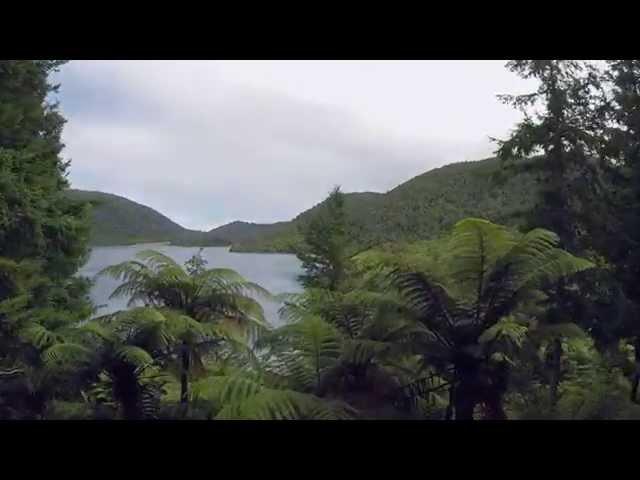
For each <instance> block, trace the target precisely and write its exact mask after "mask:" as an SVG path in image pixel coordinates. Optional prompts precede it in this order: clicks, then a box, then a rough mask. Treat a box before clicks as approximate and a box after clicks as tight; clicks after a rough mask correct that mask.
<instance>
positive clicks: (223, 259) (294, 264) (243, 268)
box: [78, 244, 302, 325]
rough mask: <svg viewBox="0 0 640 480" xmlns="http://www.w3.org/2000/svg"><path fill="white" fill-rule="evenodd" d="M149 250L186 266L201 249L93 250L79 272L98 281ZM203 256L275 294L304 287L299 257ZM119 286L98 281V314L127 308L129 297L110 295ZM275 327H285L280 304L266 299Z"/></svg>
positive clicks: (218, 250)
mask: <svg viewBox="0 0 640 480" xmlns="http://www.w3.org/2000/svg"><path fill="white" fill-rule="evenodd" d="M147 249H153V250H158V251H159V252H162V253H164V254H165V255H168V256H170V257H171V258H173V259H174V260H175V261H176V262H178V263H179V264H181V265H183V264H184V262H186V261H187V260H188V259H189V258H191V256H192V255H194V254H196V253H198V250H200V248H198V247H177V246H173V245H167V244H144V245H128V246H115V247H93V248H92V250H91V255H90V257H89V260H88V261H87V263H86V264H85V265H84V266H83V267H82V268H81V269H80V271H79V272H78V274H79V275H83V276H87V277H89V278H92V279H94V278H95V275H96V274H97V273H98V272H99V271H100V270H102V269H103V268H105V267H107V266H109V265H115V264H116V263H120V262H124V261H127V260H133V259H134V258H135V255H136V254H137V253H138V252H140V251H142V250H147ZM202 256H203V257H204V258H205V259H206V260H207V262H208V264H207V267H208V268H217V267H221V268H232V269H233V270H235V271H236V272H238V273H239V274H240V275H242V276H243V277H244V278H246V279H247V280H250V281H252V282H255V283H257V284H259V285H261V286H262V287H264V288H266V289H267V290H269V291H270V292H271V293H272V294H279V293H297V292H301V291H302V287H301V286H300V284H299V283H298V281H297V276H298V275H300V273H302V268H301V264H300V261H299V260H298V259H297V258H296V256H295V255H289V254H279V253H234V252H230V251H229V247H206V248H203V249H202ZM118 285H119V282H118V280H115V279H113V278H110V277H103V276H101V277H98V278H95V284H94V285H93V287H92V289H91V299H92V300H93V302H94V304H95V305H97V306H99V309H98V312H97V315H105V314H107V313H112V312H115V311H118V310H123V309H126V308H127V301H128V298H117V299H113V300H109V295H111V293H112V292H113V290H114V289H115V288H116V287H117V286H118ZM257 300H258V301H259V302H260V304H261V305H262V307H263V308H264V311H265V316H266V317H267V320H269V322H270V323H271V324H272V325H279V324H281V322H280V319H279V318H278V308H279V307H280V304H278V303H277V302H273V301H267V300H265V299H259V298H258V299H257Z"/></svg>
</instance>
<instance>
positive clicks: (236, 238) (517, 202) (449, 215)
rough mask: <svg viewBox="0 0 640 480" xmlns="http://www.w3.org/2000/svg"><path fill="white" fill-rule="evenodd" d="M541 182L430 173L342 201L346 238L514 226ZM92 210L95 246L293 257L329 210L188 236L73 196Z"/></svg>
mask: <svg viewBox="0 0 640 480" xmlns="http://www.w3.org/2000/svg"><path fill="white" fill-rule="evenodd" d="M537 182H538V178H537V177H536V176H535V174H534V173H532V172H531V171H528V169H526V168H525V169H521V170H519V171H518V172H517V173H515V172H505V171H503V170H502V168H501V166H500V163H499V162H498V160H497V159H493V158H492V159H486V160H480V161H476V162H462V163H454V164H451V165H447V166H445V167H441V168H436V169H434V170H430V171H428V172H426V173H423V174H422V175H418V176H417V177H414V178H412V179H411V180H409V181H407V182H405V183H402V184H401V185H399V186H397V187H395V188H394V189H392V190H390V191H388V192H387V193H374V192H357V193H347V194H345V206H346V210H347V217H348V219H349V231H348V233H349V236H350V238H352V239H353V241H354V245H355V246H356V248H366V247H369V246H372V245H375V244H378V243H382V242H388V241H397V240H417V239H424V238H432V237H434V236H437V235H439V234H440V233H442V232H443V231H444V230H446V229H447V228H449V227H450V226H451V225H453V224H454V223H455V222H457V221H458V220H460V219H461V218H464V217H469V216H476V217H483V218H486V219H489V220H491V221H494V222H498V223H502V224H506V225H513V226H517V225H519V224H520V223H521V221H522V218H523V214H524V213H526V212H528V211H530V210H531V208H532V207H533V205H534V203H535V202H536V200H537V191H538V183H537ZM69 193H70V195H72V196H74V197H75V198H78V199H81V200H88V201H91V203H93V204H94V209H93V211H94V213H93V236H92V243H93V244H94V245H115V244H122V243H140V242H151V241H153V242H157V241H168V242H171V243H173V244H176V245H201V246H216V245H231V246H232V247H231V248H232V250H233V251H238V252H241V251H245V252H248V251H252V252H291V251H293V248H294V246H295V245H296V244H297V243H298V242H299V241H300V236H299V232H298V230H299V226H300V225H303V224H304V223H305V222H307V221H308V220H309V219H310V218H311V217H312V216H313V215H314V213H315V212H317V211H318V210H319V209H322V208H323V207H324V203H323V202H320V203H319V204H317V205H315V206H314V207H312V208H310V209H308V210H306V211H304V212H302V213H300V214H299V215H298V216H297V217H295V218H294V219H292V220H291V221H286V222H278V223H273V224H257V223H247V222H239V221H238V222H232V223H229V224H226V225H223V226H221V227H218V228H214V229H213V230H210V231H209V232H199V231H195V230H187V229H185V228H183V227H181V226H180V225H178V224H176V223H175V222H173V221H171V220H170V219H168V218H167V217H165V216H164V215H162V214H160V213H158V212H156V211H155V210H153V209H151V208H149V207H145V206H144V205H140V204H138V203H135V202H132V201H131V200H127V199H126V198H123V197H118V196H117V195H110V194H106V193H100V192H85V191H80V190H72V191H70V192H69Z"/></svg>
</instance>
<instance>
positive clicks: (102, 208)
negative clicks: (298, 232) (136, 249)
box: [66, 189, 229, 247]
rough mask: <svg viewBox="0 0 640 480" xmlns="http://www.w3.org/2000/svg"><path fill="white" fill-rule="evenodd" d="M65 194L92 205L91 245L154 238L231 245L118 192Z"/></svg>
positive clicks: (190, 244)
mask: <svg viewBox="0 0 640 480" xmlns="http://www.w3.org/2000/svg"><path fill="white" fill-rule="evenodd" d="M66 195H67V197H68V198H70V199H72V200H74V201H78V202H85V203H88V204H89V205H91V209H90V218H91V237H90V244H91V245H97V246H98V245H130V244H134V243H154V242H156V243H157V242H169V243H172V244H174V245H183V246H203V247H207V246H222V245H229V243H228V242H227V241H225V240H222V239H220V238H217V237H216V236H213V235H210V234H207V233H206V232H199V231H196V230H187V229H186V228H183V227H181V226H180V225H178V224H177V223H175V222H172V221H171V220H169V219H168V218H167V217H165V216H164V215H162V214H160V213H158V212H156V211H155V210H153V209H152V208H149V207H146V206H144V205H140V204H139V203H136V202H133V201H131V200H128V199H126V198H123V197H119V196H117V195H112V194H109V193H101V192H87V191H83V190H71V189H70V190H67V192H66Z"/></svg>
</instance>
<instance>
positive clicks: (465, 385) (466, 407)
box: [453, 375, 478, 420]
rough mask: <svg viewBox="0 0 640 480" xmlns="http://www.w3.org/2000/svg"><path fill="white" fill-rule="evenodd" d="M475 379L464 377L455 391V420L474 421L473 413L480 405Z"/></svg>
mask: <svg viewBox="0 0 640 480" xmlns="http://www.w3.org/2000/svg"><path fill="white" fill-rule="evenodd" d="M474 385H475V379H474V378H473V377H472V376H467V375H465V376H462V377H461V378H460V380H459V383H458V386H457V388H456V391H455V395H454V399H453V402H454V403H453V404H454V420H473V411H474V410H475V408H476V405H477V404H478V398H477V396H476V389H475V388H474Z"/></svg>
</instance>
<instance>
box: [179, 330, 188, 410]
mask: <svg viewBox="0 0 640 480" xmlns="http://www.w3.org/2000/svg"><path fill="white" fill-rule="evenodd" d="M181 360H182V371H181V372H180V404H181V405H183V406H186V405H187V403H188V402H189V347H188V345H187V343H186V342H183V343H182V350H181Z"/></svg>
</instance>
